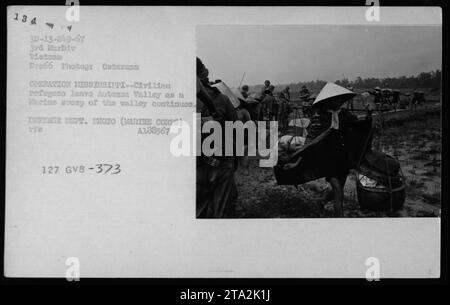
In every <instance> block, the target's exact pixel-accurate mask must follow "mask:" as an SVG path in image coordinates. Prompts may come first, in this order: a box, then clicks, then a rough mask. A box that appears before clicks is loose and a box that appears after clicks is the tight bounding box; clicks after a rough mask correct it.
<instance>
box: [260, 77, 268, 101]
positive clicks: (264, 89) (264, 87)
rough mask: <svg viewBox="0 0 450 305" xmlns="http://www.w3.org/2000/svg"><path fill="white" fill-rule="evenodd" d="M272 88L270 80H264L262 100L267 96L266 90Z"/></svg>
mask: <svg viewBox="0 0 450 305" xmlns="http://www.w3.org/2000/svg"><path fill="white" fill-rule="evenodd" d="M267 90H270V80H265V81H264V86H263V87H262V88H261V94H260V99H261V101H262V100H263V99H264V97H266V91H267Z"/></svg>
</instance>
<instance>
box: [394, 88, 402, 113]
mask: <svg viewBox="0 0 450 305" xmlns="http://www.w3.org/2000/svg"><path fill="white" fill-rule="evenodd" d="M399 103H400V91H398V90H394V91H392V105H393V106H394V110H396V111H397V108H398V107H399Z"/></svg>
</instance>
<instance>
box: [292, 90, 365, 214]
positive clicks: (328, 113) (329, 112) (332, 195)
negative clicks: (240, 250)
mask: <svg viewBox="0 0 450 305" xmlns="http://www.w3.org/2000/svg"><path fill="white" fill-rule="evenodd" d="M355 95H356V94H355V93H354V92H352V91H350V90H348V89H346V88H343V87H341V86H338V85H336V84H334V83H327V84H326V85H325V87H324V88H323V89H322V90H321V92H320V93H319V95H318V96H317V98H316V99H315V100H314V102H313V113H314V115H313V117H312V118H311V122H310V124H309V126H308V128H307V131H308V136H307V138H306V144H308V143H310V142H311V141H312V140H313V139H315V138H316V137H317V136H319V135H321V134H323V133H324V132H325V131H327V130H329V129H332V130H333V133H334V135H333V137H331V138H332V142H331V143H330V148H331V149H333V153H332V154H331V155H330V156H331V158H332V160H331V162H330V163H331V164H333V166H331V167H330V168H329V169H327V175H326V181H327V182H328V183H330V185H331V188H332V190H331V191H330V192H327V194H325V196H324V198H323V199H324V201H323V203H321V205H320V209H321V212H323V209H324V204H325V203H326V202H327V201H330V200H331V199H333V204H334V211H335V215H336V216H338V217H342V216H343V199H344V191H343V190H344V185H345V181H346V179H347V175H348V173H349V169H348V168H347V166H346V162H345V160H346V154H345V148H344V142H343V132H342V128H341V125H343V124H346V123H348V122H350V121H353V120H355V119H356V117H355V116H353V115H352V114H351V113H350V112H349V111H348V110H347V109H345V108H342V106H343V105H344V103H345V102H347V101H348V99H350V98H353V97H354V96H355ZM300 160H301V157H300V158H298V159H297V161H296V162H295V163H288V164H286V165H285V169H291V168H294V167H296V166H298V164H299V163H300Z"/></svg>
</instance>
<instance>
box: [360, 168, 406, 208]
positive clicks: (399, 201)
mask: <svg viewBox="0 0 450 305" xmlns="http://www.w3.org/2000/svg"><path fill="white" fill-rule="evenodd" d="M356 177H357V179H356V193H357V195H358V202H359V205H360V207H361V208H362V209H367V210H371V211H389V212H393V211H398V210H401V209H402V208H403V204H404V203H405V195H406V192H405V188H406V187H405V181H404V178H403V177H401V179H400V182H399V183H397V185H395V186H393V187H392V189H391V188H389V187H383V188H379V187H367V186H363V185H362V184H361V182H360V181H359V178H358V177H359V173H357V176H356Z"/></svg>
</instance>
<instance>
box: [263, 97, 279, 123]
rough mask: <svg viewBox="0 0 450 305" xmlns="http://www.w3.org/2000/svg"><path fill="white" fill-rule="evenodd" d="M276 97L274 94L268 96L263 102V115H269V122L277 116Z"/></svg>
mask: <svg viewBox="0 0 450 305" xmlns="http://www.w3.org/2000/svg"><path fill="white" fill-rule="evenodd" d="M275 104H276V100H275V97H274V96H273V95H272V94H266V96H265V97H264V99H263V100H262V102H261V110H262V113H263V115H267V116H268V117H269V120H271V119H272V118H273V116H275V109H277V108H278V107H277V105H275Z"/></svg>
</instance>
